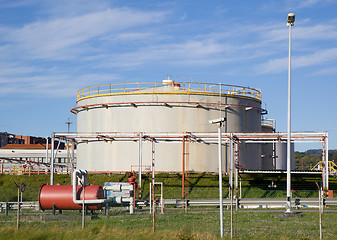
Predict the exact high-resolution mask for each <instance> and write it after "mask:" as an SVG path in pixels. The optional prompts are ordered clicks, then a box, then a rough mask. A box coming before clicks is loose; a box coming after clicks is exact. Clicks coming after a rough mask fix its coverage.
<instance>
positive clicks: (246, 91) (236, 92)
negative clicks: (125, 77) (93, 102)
mask: <svg viewBox="0 0 337 240" xmlns="http://www.w3.org/2000/svg"><path fill="white" fill-rule="evenodd" d="M154 93H159V94H172V93H174V94H201V95H220V94H221V95H225V96H235V97H245V98H250V99H253V100H256V101H259V102H261V91H260V90H257V89H254V88H249V87H242V86H236V85H227V84H220V83H219V84H217V83H196V82H175V81H172V80H169V82H168V80H165V82H164V81H163V82H135V83H115V84H106V85H97V86H92V87H86V88H83V89H80V90H79V91H78V92H77V101H80V100H82V99H86V98H93V97H99V96H111V95H128V94H154Z"/></svg>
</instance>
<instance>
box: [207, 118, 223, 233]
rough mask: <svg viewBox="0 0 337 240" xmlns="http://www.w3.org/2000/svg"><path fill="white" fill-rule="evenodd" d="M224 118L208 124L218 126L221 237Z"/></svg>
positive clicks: (221, 222)
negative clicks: (222, 132) (222, 130)
mask: <svg viewBox="0 0 337 240" xmlns="http://www.w3.org/2000/svg"><path fill="white" fill-rule="evenodd" d="M224 121H226V118H218V119H214V120H210V121H209V123H211V124H217V125H218V158H219V205H220V236H221V237H223V233H224V227H223V194H222V143H221V126H222V123H223V122H224Z"/></svg>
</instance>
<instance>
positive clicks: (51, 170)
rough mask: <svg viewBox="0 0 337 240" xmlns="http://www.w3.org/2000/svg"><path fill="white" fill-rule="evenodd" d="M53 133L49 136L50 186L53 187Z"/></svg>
mask: <svg viewBox="0 0 337 240" xmlns="http://www.w3.org/2000/svg"><path fill="white" fill-rule="evenodd" d="M54 141H55V135H54V133H53V134H52V136H51V159H50V185H54Z"/></svg>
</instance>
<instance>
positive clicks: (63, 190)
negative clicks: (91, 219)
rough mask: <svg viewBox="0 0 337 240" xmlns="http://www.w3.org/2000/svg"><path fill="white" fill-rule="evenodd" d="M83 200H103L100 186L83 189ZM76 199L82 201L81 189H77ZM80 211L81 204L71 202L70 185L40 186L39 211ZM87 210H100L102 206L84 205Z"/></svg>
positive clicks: (79, 187) (71, 188)
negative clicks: (54, 209)
mask: <svg viewBox="0 0 337 240" xmlns="http://www.w3.org/2000/svg"><path fill="white" fill-rule="evenodd" d="M84 194H85V196H84V199H85V200H95V199H104V191H103V188H102V187H101V186H98V185H90V186H86V187H85V193H84ZM77 199H80V200H82V199H83V188H82V187H81V186H78V187H77ZM53 205H54V206H55V208H56V209H58V210H81V209H82V205H81V204H75V203H74V202H73V186H72V185H42V186H41V188H40V192H39V206H40V209H41V210H48V209H53ZM86 206H87V208H88V209H89V210H100V209H102V207H103V204H90V205H86Z"/></svg>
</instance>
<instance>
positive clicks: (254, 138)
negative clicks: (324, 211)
mask: <svg viewBox="0 0 337 240" xmlns="http://www.w3.org/2000/svg"><path fill="white" fill-rule="evenodd" d="M52 138H53V139H55V138H58V139H63V140H70V141H71V142H74V143H77V144H78V143H82V142H85V143H87V142H91V141H124V142H130V141H132V142H138V141H142V142H143V141H148V139H153V140H154V141H155V143H156V144H161V143H170V142H181V143H182V144H185V141H186V139H188V140H189V142H190V143H204V144H217V143H218V133H216V132H204V133H200V132H195V133H192V132H174V133H165V132H90V133H81V132H78V133H63V132H57V133H53V135H52ZM221 139H222V143H223V144H226V143H228V144H229V143H230V142H231V140H232V141H233V142H235V143H236V144H233V147H234V145H237V144H240V143H250V144H260V143H276V142H286V141H287V133H284V132H276V133H261V132H257V133H221ZM291 141H292V142H294V143H295V142H296V143H312V142H321V143H322V147H323V152H324V155H323V158H324V159H322V160H323V162H324V168H323V171H322V175H323V176H322V177H323V187H324V188H325V189H328V185H329V183H328V175H329V169H328V161H329V159H328V133H327V132H293V133H292V135H291ZM236 147H238V146H236ZM233 152H234V150H233ZM232 158H233V159H230V161H231V162H233V163H234V161H235V159H234V158H237V156H235V154H232ZM184 160H186V159H184V157H183V161H184ZM52 165H53V163H52ZM233 165H235V168H240V166H239V164H233Z"/></svg>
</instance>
